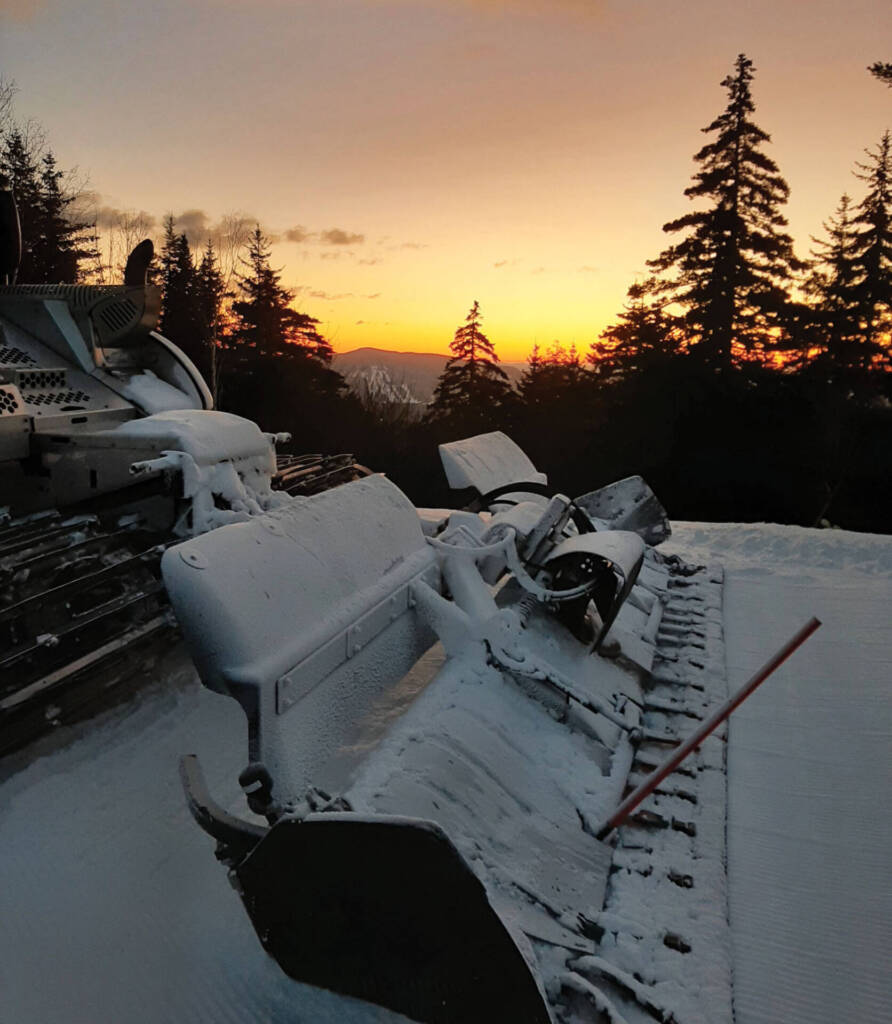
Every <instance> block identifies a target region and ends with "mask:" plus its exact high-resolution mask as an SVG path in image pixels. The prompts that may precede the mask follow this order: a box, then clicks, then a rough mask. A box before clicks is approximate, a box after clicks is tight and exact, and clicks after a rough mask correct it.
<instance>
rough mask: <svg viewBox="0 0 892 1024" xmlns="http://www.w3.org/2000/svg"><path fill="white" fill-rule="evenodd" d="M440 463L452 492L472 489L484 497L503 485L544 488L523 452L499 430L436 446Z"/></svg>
mask: <svg viewBox="0 0 892 1024" xmlns="http://www.w3.org/2000/svg"><path fill="white" fill-rule="evenodd" d="M440 460H441V462H442V463H443V470H444V471H445V473H446V479H447V480H448V482H449V486H450V487H451V488H452V489H453V490H456V491H457V490H463V489H464V488H467V487H473V488H475V489H476V490H477V491H479V492H480V493H481V494H487V493H489V492H490V491H494V490H496V489H497V488H499V487H503V486H504V485H505V484H514V483H536V484H543V485H544V484H547V483H548V477H547V476H546V475H545V474H544V473H540V472H539V471H538V470H537V469H536V467H535V466H534V465H533V463H532V462H531V461H530V459H529V457H528V456H527V454H526V452H524V450H523V449H522V448H520V447H519V446H518V445H516V444H515V443H514V442H513V441H512V440H511V438H510V437H508V435H507V434H503V433H502V431H501V430H495V431H492V433H489V434H478V435H477V436H476V437H468V438H464V439H463V440H461V441H450V442H449V443H448V444H441V445H440Z"/></svg>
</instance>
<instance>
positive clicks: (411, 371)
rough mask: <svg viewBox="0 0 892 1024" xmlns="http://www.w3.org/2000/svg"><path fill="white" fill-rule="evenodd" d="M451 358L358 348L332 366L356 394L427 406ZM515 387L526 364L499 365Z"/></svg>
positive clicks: (340, 356) (338, 354)
mask: <svg viewBox="0 0 892 1024" xmlns="http://www.w3.org/2000/svg"><path fill="white" fill-rule="evenodd" d="M449 358H450V357H449V356H448V355H440V354H438V353H436V352H393V351H391V350H389V349H384V348H356V349H353V350H352V351H351V352H336V353H335V356H334V358H333V359H332V362H331V366H332V369H333V370H337V371H338V373H340V374H342V375H343V376H344V378H345V379H346V381H347V383H348V384H349V385H350V387H351V388H353V389H354V390H355V391H362V392H364V393H366V394H368V395H371V396H373V397H380V398H382V399H384V400H386V401H391V402H407V403H410V404H415V403H420V404H423V405H427V404H428V402H430V401H431V399H432V398H433V396H434V389H435V388H436V386H437V380H438V378H439V376H440V374H441V373H442V372H443V370H444V369H445V368H446V363H447V362H448V361H449ZM499 365H500V366H501V367H502V369H503V370H504V371H505V373H507V374H508V379H509V380H510V382H511V383H512V384H516V383H517V381H518V380H520V375H521V373H522V372H523V367H524V365H525V364H524V363H500V364H499Z"/></svg>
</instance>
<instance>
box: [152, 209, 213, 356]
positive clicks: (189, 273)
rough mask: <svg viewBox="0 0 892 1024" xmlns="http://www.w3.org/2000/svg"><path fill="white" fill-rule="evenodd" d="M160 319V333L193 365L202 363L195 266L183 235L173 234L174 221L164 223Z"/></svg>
mask: <svg viewBox="0 0 892 1024" xmlns="http://www.w3.org/2000/svg"><path fill="white" fill-rule="evenodd" d="M160 263H161V280H160V285H161V319H160V321H159V325H158V327H159V330H160V331H161V333H162V334H163V335H164V336H165V337H167V338H170V340H171V341H172V342H174V344H176V345H178V346H179V347H180V348H181V349H182V350H183V351H184V352H185V353H186V355H187V356H189V358H190V359H191V360H192V361H193V362H194V363H196V364H200V363H201V362H202V342H201V338H200V329H199V317H198V296H197V288H196V285H197V281H196V274H195V264H194V262H193V260H192V250H191V249H190V248H189V240H188V239H187V238H186V236H185V234H177V233H176V232H175V231H174V226H173V217H172V216H169V215H168V217H167V218H166V219H165V221H164V245H163V247H162V249H161V261H160Z"/></svg>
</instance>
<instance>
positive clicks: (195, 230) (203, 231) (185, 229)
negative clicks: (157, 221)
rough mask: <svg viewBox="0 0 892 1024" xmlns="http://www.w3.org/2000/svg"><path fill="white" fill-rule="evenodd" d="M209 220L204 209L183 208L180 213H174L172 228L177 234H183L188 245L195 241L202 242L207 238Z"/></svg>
mask: <svg viewBox="0 0 892 1024" xmlns="http://www.w3.org/2000/svg"><path fill="white" fill-rule="evenodd" d="M210 222H211V219H210V217H208V215H207V214H206V213H205V211H204V210H198V209H194V210H183V212H182V213H179V214H175V215H174V218H173V228H174V231H176V232H177V234H181V235H185V236H186V238H188V239H189V244H190V245H195V243H196V242H203V241H204V240H205V239H206V238H207V236H208V231H209V228H210Z"/></svg>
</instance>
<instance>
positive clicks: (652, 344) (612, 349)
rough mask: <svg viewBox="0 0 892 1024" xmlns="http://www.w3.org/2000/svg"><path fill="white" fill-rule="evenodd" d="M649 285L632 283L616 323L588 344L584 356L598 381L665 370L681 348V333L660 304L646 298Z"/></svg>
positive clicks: (614, 379)
mask: <svg viewBox="0 0 892 1024" xmlns="http://www.w3.org/2000/svg"><path fill="white" fill-rule="evenodd" d="M652 287H653V285H652V283H650V282H636V283H635V284H633V285H631V286H630V287H629V290H628V293H627V295H628V301H627V302H626V305H625V309H624V311H623V312H622V313H620V314H619V315H618V320H619V322H618V323H615V324H611V325H610V326H609V327H608V328H607V329H606V330H605V331H604V332H603V333H602V334H601V336H600V338H599V339H598V340H597V341H595V342H593V343H592V346H591V348H590V349H589V353H588V356H587V359H588V362H589V364H590V365H591V367H592V372H593V373H594V374H595V376H596V377H597V379H598V380H600V381H605V382H607V381H616V380H620V379H622V378H624V377H628V376H630V375H632V374H635V373H643V372H647V371H650V370H654V369H657V370H659V369H660V368H661V367H663V366H665V365H666V363H667V362H668V361H669V360H670V359H672V358H673V357H674V356H675V355H677V354H678V353H679V352H680V350H681V347H682V331H681V329H680V327H679V325H678V323H677V321H676V318H674V317H672V316H671V315H670V314H668V313H667V312H666V310H665V309H664V307H663V304H662V303H661V302H659V301H654V300H653V299H652V298H649V293H650V290H651V289H652Z"/></svg>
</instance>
